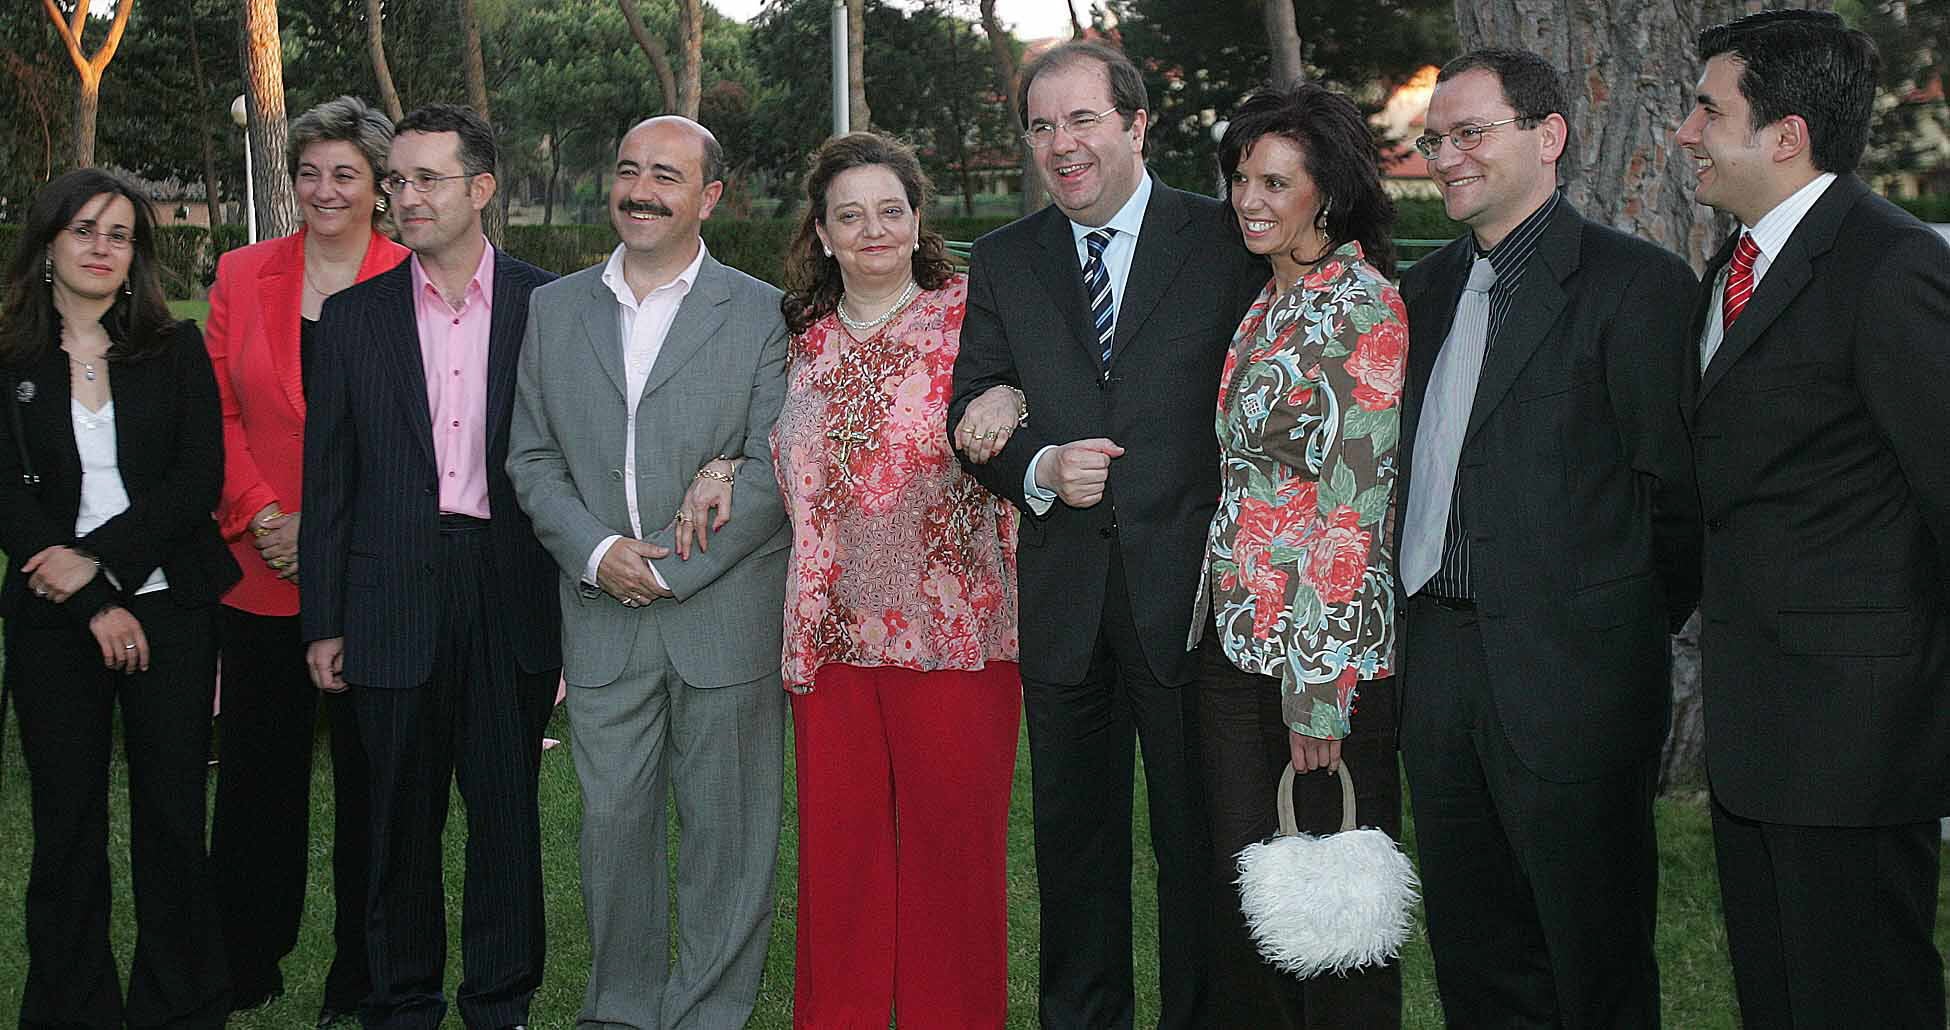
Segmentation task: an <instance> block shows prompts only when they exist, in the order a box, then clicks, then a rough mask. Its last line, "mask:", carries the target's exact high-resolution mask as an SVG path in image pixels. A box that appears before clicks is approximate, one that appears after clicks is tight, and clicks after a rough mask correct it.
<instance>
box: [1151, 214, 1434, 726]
mask: <svg viewBox="0 0 1950 1030" xmlns="http://www.w3.org/2000/svg"><path fill="white" fill-rule="evenodd" d="M1407 358H1408V323H1407V320H1406V309H1405V308H1404V307H1403V305H1402V299H1401V295H1400V293H1398V292H1397V291H1396V289H1395V287H1394V286H1393V285H1392V284H1390V283H1389V281H1388V279H1387V278H1386V277H1385V276H1383V275H1382V274H1381V273H1380V272H1379V271H1377V270H1375V268H1374V267H1373V266H1371V265H1369V264H1368V263H1367V262H1366V261H1365V260H1363V256H1362V253H1361V247H1360V244H1358V243H1347V244H1343V245H1342V246H1341V247H1340V248H1339V249H1338V250H1336V251H1335V252H1334V253H1333V254H1331V255H1329V257H1328V259H1327V260H1326V261H1323V262H1322V263H1321V264H1319V265H1318V266H1316V267H1315V268H1314V270H1313V271H1312V272H1310V273H1308V274H1307V275H1306V276H1305V277H1304V278H1303V279H1301V281H1300V283H1299V284H1298V285H1297V286H1295V287H1294V288H1292V289H1290V290H1288V291H1286V293H1285V294H1284V295H1283V296H1280V297H1278V298H1277V299H1275V296H1274V291H1273V284H1272V283H1271V282H1269V283H1268V284H1267V286H1266V288H1265V289H1264V290H1262V291H1261V292H1260V295H1259V299H1258V300H1257V301H1255V302H1254V304H1253V306H1252V309H1251V310H1250V311H1248V312H1247V313H1246V317H1245V320H1244V321H1242V322H1241V323H1240V324H1239V329H1238V332H1236V333H1235V334H1234V335H1233V340H1232V349H1231V352H1230V354H1228V355H1227V357H1226V364H1225V372H1224V374H1223V375H1221V376H1220V383H1219V411H1218V435H1219V447H1220V477H1221V478H1220V495H1219V508H1218V512H1217V513H1216V514H1215V515H1214V516H1213V518H1212V528H1211V531H1210V533H1209V534H1208V536H1207V539H1206V554H1205V563H1206V573H1205V575H1204V576H1202V577H1201V584H1202V589H1201V590H1200V593H1199V598H1198V602H1197V606H1196V610H1195V612H1194V618H1193V621H1192V636H1191V641H1190V643H1191V644H1193V645H1195V644H1196V643H1197V642H1198V639H1199V637H1200V636H1201V635H1202V631H1203V630H1204V626H1205V616H1206V612H1207V610H1208V609H1209V610H1210V612H1211V616H1212V620H1213V624H1214V625H1215V626H1216V627H1217V631H1218V633H1219V639H1220V642H1221V643H1222V645H1223V646H1224V648H1225V653H1226V656H1227V657H1228V658H1230V659H1231V660H1232V662H1233V664H1235V665H1237V666H1238V667H1239V668H1241V669H1243V670H1245V671H1247V672H1257V673H1261V674H1263V675H1267V676H1271V677H1274V678H1276V679H1277V680H1278V681H1279V687H1280V699H1281V714H1282V716H1283V717H1284V719H1285V721H1286V724H1287V726H1288V727H1289V728H1290V729H1292V730H1293V731H1294V732H1296V733H1302V734H1305V735H1307V736H1310V737H1321V738H1329V739H1339V738H1341V737H1344V736H1346V735H1347V732H1348V725H1349V716H1350V714H1351V713H1352V711H1353V707H1354V700H1355V693H1356V689H1357V684H1358V683H1359V682H1360V681H1362V680H1370V679H1379V678H1381V677H1384V676H1387V675H1389V674H1390V673H1391V672H1393V669H1394V651H1395V629H1394V626H1395V589H1394V584H1395V572H1394V547H1393V536H1394V532H1395V505H1394V490H1395V478H1396V471H1397V470H1396V464H1395V458H1396V452H1397V447H1396V444H1397V440H1398V438H1399V436H1400V429H1401V395H1402V380H1403V377H1404V375H1405V374H1406V370H1407Z"/></svg>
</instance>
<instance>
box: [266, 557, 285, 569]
mask: <svg viewBox="0 0 1950 1030" xmlns="http://www.w3.org/2000/svg"><path fill="white" fill-rule="evenodd" d="M265 564H267V565H269V566H271V567H272V568H274V569H277V570H279V571H283V570H284V569H288V568H290V567H291V559H289V558H273V559H271V560H270V561H268V562H266V563H265Z"/></svg>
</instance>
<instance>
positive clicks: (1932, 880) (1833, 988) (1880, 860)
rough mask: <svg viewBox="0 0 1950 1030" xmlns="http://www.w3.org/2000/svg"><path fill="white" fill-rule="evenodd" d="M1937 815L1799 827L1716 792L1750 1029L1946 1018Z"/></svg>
mask: <svg viewBox="0 0 1950 1030" xmlns="http://www.w3.org/2000/svg"><path fill="white" fill-rule="evenodd" d="M1938 833H1939V831H1938V826H1937V822H1936V820H1934V819H1932V820H1930V821H1928V822H1921V823H1905V824H1901V825H1896V826H1792V825H1785V824H1781V823H1763V822H1756V821H1754V820H1752V819H1743V818H1741V817H1740V816H1737V815H1734V814H1733V813H1732V812H1729V811H1727V810H1726V809H1725V808H1723V807H1721V805H1720V802H1719V799H1718V798H1717V797H1716V798H1715V799H1714V801H1713V845H1714V850H1715V852H1716V853H1717V856H1718V859H1719V867H1720V898H1721V900H1722V902H1723V908H1724V910H1725V916H1726V925H1727V951H1728V952H1729V953H1730V954H1731V955H1732V958H1733V983H1734V988H1735V990H1736V991H1737V993H1738V994H1739V996H1740V1017H1741V1021H1742V1022H1743V1023H1744V1024H1745V1025H1747V1026H1750V1027H1780V1028H1783V1030H1796V1028H1827V1027H1834V1028H1838V1030H1841V1028H1851V1027H1871V1026H1873V1027H1890V1028H1897V1027H1904V1028H1908V1027H1917V1028H1922V1027H1929V1028H1931V1030H1935V1028H1937V1027H1941V1026H1943V1025H1944V999H1943V959H1942V957H1941V956H1940V955H1938V954H1937V949H1936V940H1935V937H1934V933H1935V929H1936V906H1937V896H1936V895H1937V865H1938V862H1939V857H1938V852H1939V849H1940V848H1941V847H1942V842H1941V841H1940V840H1939V839H1938Z"/></svg>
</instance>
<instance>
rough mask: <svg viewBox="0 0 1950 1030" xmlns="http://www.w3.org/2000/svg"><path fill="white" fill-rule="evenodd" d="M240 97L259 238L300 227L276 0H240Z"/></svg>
mask: <svg viewBox="0 0 1950 1030" xmlns="http://www.w3.org/2000/svg"><path fill="white" fill-rule="evenodd" d="M243 9H244V20H243V30H244V32H243V46H244V97H245V105H246V107H247V110H248V111H249V115H250V117H249V119H248V120H249V123H250V143H251V181H252V185H253V186H254V187H255V189H256V192H257V234H258V238H259V239H270V238H271V237H273V236H285V235H289V234H291V233H294V232H297V231H298V196H297V194H296V193H295V192H294V191H293V190H292V187H291V176H290V174H289V173H288V171H287V170H286V168H285V163H284V151H285V142H286V140H287V139H288V138H289V137H288V128H287V126H286V125H285V121H284V119H285V112H284V47H283V45H282V44H281V43H280V42H279V41H278V4H277V0H243Z"/></svg>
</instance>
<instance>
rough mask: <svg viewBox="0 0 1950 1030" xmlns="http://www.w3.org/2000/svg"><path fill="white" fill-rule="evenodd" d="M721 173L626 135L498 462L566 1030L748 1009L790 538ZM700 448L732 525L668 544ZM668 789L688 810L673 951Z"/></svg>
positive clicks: (764, 904) (758, 319)
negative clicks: (568, 760)
mask: <svg viewBox="0 0 1950 1030" xmlns="http://www.w3.org/2000/svg"><path fill="white" fill-rule="evenodd" d="M723 167H724V158H723V152H722V151H721V150H720V149H719V146H718V142H717V140H716V139H715V138H713V137H712V136H711V134H710V132H709V131H707V130H706V129H705V128H704V127H703V126H701V125H698V124H697V123H696V122H693V121H690V120H689V119H686V118H679V117H662V118H652V119H650V120H648V121H645V122H642V123H641V124H639V125H637V126H636V127H635V128H634V129H632V130H630V132H629V133H628V134H627V135H625V136H624V137H623V142H622V144H621V146H619V147H618V149H617V156H616V171H615V185H614V186H613V187H612V188H611V190H610V215H611V220H612V221H613V223H614V224H615V226H616V231H617V235H619V236H620V237H621V238H622V243H621V245H620V246H618V247H617V248H616V250H615V252H614V253H612V254H611V255H610V257H609V260H608V261H607V262H605V263H603V264H601V265H597V266H594V267H591V268H586V269H583V270H582V271H580V272H577V273H575V274H573V275H570V276H567V277H565V278H563V279H561V280H560V281H558V282H557V283H556V284H555V285H554V286H553V287H552V288H551V289H548V290H546V291H539V290H538V291H536V293H535V295H534V298H533V300H532V301H531V306H530V308H529V317H528V331H527V337H526V340H525V342H524V346H523V351H522V359H521V367H520V372H519V375H518V379H517V385H516V404H515V414H514V425H513V430H512V435H511V439H512V443H511V446H510V448H509V453H508V473H509V475H510V477H512V479H513V480H514V484H515V490H516V494H517V496H518V497H519V498H520V501H521V506H522V508H523V509H525V510H526V511H527V512H528V514H529V517H530V518H531V519H532V520H533V521H534V525H535V533H536V535H537V536H538V537H539V538H540V539H541V541H542V544H543V545H544V546H545V547H546V548H547V549H548V551H549V553H550V554H551V555H553V556H554V558H555V561H556V563H557V564H558V565H559V566H560V567H561V569H562V575H561V577H560V580H559V582H560V593H561V599H562V649H563V674H564V676H565V678H566V679H567V680H568V709H569V723H570V728H571V733H572V744H573V748H574V754H575V763H576V774H577V776H578V777H579V778H580V779H581V781H582V796H583V824H582V893H583V903H584V906H585V908H586V909H587V913H588V918H589V937H590V950H591V953H592V958H591V968H590V974H589V988H588V991H587V993H586V995H585V996H584V1001H583V1010H582V1015H581V1017H580V1019H579V1021H578V1026H579V1027H582V1028H597V1027H600V1028H624V1027H628V1028H635V1030H665V1028H668V1030H679V1028H692V1027H699V1028H703V1027H740V1026H743V1025H744V1023H745V1020H746V1018H747V1016H749V1015H750V1013H751V1010H752V1004H753V1001H754V998H755V996H756V994H757V990H758V981H759V975H760V973H761V972H762V971H763V969H764V964H765V947H766V941H767V938H768V937H769V931H770V925H771V916H772V867H773V864H774V861H775V857H776V855H777V852H778V841H779V805H780V790H781V777H782V772H783V733H784V711H785V699H784V694H783V692H782V691H781V690H780V688H779V652H780V638H781V635H782V629H781V624H782V615H781V613H782V611H783V608H784V584H785V565H786V555H787V549H788V547H789V544H790V539H791V538H790V535H789V533H788V531H787V528H786V523H785V517H784V512H783V509H782V508H781V505H780V499H779V489H778V486H777V484H776V483H775V482H774V481H773V473H772V460H771V452H770V444H769V437H770V435H771V431H772V423H773V421H774V420H775V419H776V418H777V417H778V412H779V405H780V403H781V401H782V400H783V399H784V396H785V341H786V335H785V325H784V322H783V321H782V320H781V318H780V316H779V291H777V290H775V289H773V288H772V287H770V286H767V285H765V284H764V283H761V282H759V281H758V280H756V279H753V278H751V277H750V276H747V275H745V274H743V273H741V272H738V271H736V270H733V269H730V268H727V267H725V266H724V265H722V264H719V263H718V262H717V261H716V260H715V259H713V258H712V257H711V255H710V253H709V252H708V251H706V249H705V247H704V243H703V241H702V240H701V239H700V238H699V236H698V225H699V223H700V222H702V221H703V220H704V219H705V218H708V217H710V214H711V209H712V207H713V206H714V205H715V204H716V203H717V200H718V196H719V194H720V193H721V192H722V191H723V189H724V184H723V183H722V182H721V181H720V177H721V175H722V171H723ZM718 457H727V458H731V459H738V458H743V459H744V460H743V461H741V462H739V463H738V465H737V468H736V471H735V473H733V474H732V479H733V482H732V483H731V494H732V503H733V504H734V505H735V507H736V509H737V511H738V518H737V519H736V520H734V521H732V522H730V523H729V524H727V525H725V526H724V527H723V528H722V530H721V531H719V532H716V533H714V534H713V539H712V541H711V545H710V549H709V550H702V549H700V550H696V551H691V552H690V553H689V558H688V560H682V559H679V558H677V557H674V556H673V555H672V554H671V550H672V546H673V544H674V540H675V533H674V530H676V529H677V528H679V522H678V521H677V518H676V517H675V516H674V514H673V513H676V512H678V510H679V505H680V503H681V501H682V499H683V496H684V493H685V490H686V488H687V487H688V486H689V485H690V484H691V482H692V480H693V478H694V477H695V476H696V475H697V474H698V472H699V470H700V469H701V468H702V467H703V466H704V465H706V464H707V463H711V462H713V461H714V459H716V458H718ZM720 464H722V463H720ZM669 789H674V792H675V794H676V798H677V812H678V818H679V819H680V821H681V823H682V825H683V842H682V844H681V846H680V847H679V850H678V872H677V915H678V933H679V936H680V939H681V941H682V947H681V948H680V949H679V951H678V954H677V957H676V962H675V964H674V965H673V964H671V962H670V957H669V945H668V936H669V932H668V926H669V914H668V911H667V903H666V898H667V896H668V889H667V886H666V882H665V873H664V870H665V868H666V859H665V849H664V839H665V837H664V835H665V819H664V808H665V800H664V799H665V796H666V791H667V790H669Z"/></svg>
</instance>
